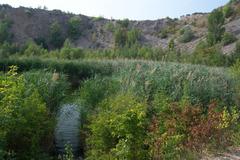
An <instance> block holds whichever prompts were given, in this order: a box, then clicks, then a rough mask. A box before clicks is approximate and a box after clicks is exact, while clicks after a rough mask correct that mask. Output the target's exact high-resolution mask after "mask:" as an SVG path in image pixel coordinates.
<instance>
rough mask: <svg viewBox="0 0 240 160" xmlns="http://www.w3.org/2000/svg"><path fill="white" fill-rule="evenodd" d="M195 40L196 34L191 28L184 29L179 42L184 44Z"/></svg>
mask: <svg viewBox="0 0 240 160" xmlns="http://www.w3.org/2000/svg"><path fill="white" fill-rule="evenodd" d="M193 38H194V33H193V31H192V29H191V28H190V27H186V28H184V29H183V33H182V35H181V36H180V37H179V41H180V42H182V43H187V42H190V41H191V40H192V39H193Z"/></svg>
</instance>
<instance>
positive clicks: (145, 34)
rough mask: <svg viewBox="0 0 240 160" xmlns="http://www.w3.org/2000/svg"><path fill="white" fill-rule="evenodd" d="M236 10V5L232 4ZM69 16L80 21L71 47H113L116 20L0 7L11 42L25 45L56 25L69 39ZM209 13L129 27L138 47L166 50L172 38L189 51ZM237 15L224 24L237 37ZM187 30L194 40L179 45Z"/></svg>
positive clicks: (239, 23)
mask: <svg viewBox="0 0 240 160" xmlns="http://www.w3.org/2000/svg"><path fill="white" fill-rule="evenodd" d="M232 6H233V7H235V9H236V8H237V9H236V10H239V2H235V3H234V4H233V5H232ZM72 17H78V18H79V19H80V22H81V23H80V29H79V30H80V32H81V34H79V36H78V37H76V38H75V39H74V41H73V42H74V45H75V46H76V47H80V48H113V46H114V27H116V25H117V24H118V22H119V21H118V20H113V19H111V20H109V19H104V18H102V17H88V16H85V15H75V14H71V13H64V12H62V11H60V10H53V11H48V10H45V9H32V8H24V7H19V8H13V7H11V6H8V5H1V6H0V19H3V18H7V19H9V20H10V21H11V22H12V25H11V32H12V33H13V35H14V36H13V42H15V43H17V44H20V45H22V44H24V43H25V42H26V41H28V40H29V39H33V40H37V39H43V38H45V39H44V40H45V41H48V40H47V38H46V37H48V35H49V30H50V26H51V24H52V23H54V22H58V23H59V24H60V26H61V30H62V33H63V37H64V38H68V35H67V30H68V21H69V19H70V18H72ZM207 17H208V13H195V14H192V15H186V16H182V17H181V18H180V19H170V18H165V19H159V20H146V21H128V23H129V24H128V28H131V29H138V30H139V31H140V33H141V37H140V40H139V41H140V44H141V45H147V46H152V47H156V48H158V47H162V48H166V47H167V46H168V43H169V41H170V40H171V39H174V40H175V44H176V46H177V48H179V49H181V51H189V52H192V51H193V49H194V48H195V47H196V45H197V44H198V42H199V41H200V40H201V39H204V37H205V35H206V33H207ZM239 26H240V16H239V14H236V15H234V16H231V17H230V18H228V19H227V20H226V22H225V27H226V31H228V32H231V33H233V34H234V35H235V36H236V37H238V38H239V37H240V27H239ZM186 27H190V28H191V29H192V31H193V33H194V38H193V39H192V40H191V41H190V42H185V43H181V42H179V36H180V35H179V30H181V29H183V28H186ZM234 45H235V44H230V45H227V46H225V47H224V48H223V51H224V53H229V52H231V51H232V50H233V48H234Z"/></svg>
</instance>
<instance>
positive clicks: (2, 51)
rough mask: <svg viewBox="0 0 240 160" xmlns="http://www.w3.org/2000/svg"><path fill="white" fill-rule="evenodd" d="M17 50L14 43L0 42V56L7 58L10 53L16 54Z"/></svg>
mask: <svg viewBox="0 0 240 160" xmlns="http://www.w3.org/2000/svg"><path fill="white" fill-rule="evenodd" d="M17 52H18V48H17V47H16V45H14V44H10V43H8V42H4V43H2V44H0V58H1V59H3V58H9V57H10V56H11V55H13V54H16V53H17Z"/></svg>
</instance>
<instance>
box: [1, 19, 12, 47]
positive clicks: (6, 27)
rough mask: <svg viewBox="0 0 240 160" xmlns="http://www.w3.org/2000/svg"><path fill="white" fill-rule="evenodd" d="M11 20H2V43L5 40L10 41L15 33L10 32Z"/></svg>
mask: <svg viewBox="0 0 240 160" xmlns="http://www.w3.org/2000/svg"><path fill="white" fill-rule="evenodd" d="M10 28H11V22H10V20H8V19H6V18H5V19H3V20H1V21H0V44H1V43H3V42H10V41H11V39H12V37H13V35H12V34H11V33H10Z"/></svg>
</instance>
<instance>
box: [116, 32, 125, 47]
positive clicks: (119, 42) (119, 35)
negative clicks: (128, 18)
mask: <svg viewBox="0 0 240 160" xmlns="http://www.w3.org/2000/svg"><path fill="white" fill-rule="evenodd" d="M114 42H115V47H116V48H121V47H124V46H125V45H126V43H127V30H126V29H125V28H118V29H117V30H116V31H115V33H114Z"/></svg>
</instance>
